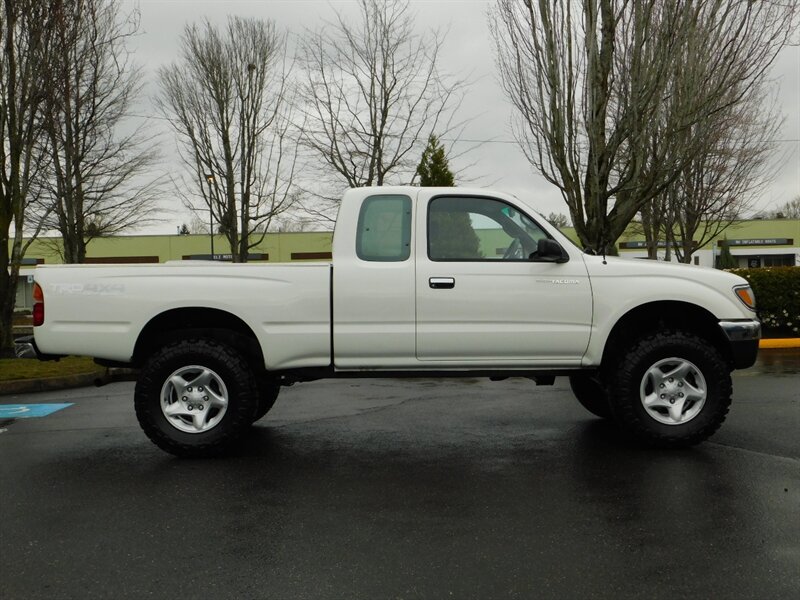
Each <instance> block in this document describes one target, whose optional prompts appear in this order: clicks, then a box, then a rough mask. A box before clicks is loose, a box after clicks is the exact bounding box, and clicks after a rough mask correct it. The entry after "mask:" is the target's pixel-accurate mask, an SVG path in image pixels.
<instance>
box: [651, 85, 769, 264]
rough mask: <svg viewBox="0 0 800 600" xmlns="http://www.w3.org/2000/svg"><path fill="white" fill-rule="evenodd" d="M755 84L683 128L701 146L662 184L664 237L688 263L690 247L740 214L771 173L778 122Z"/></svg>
mask: <svg viewBox="0 0 800 600" xmlns="http://www.w3.org/2000/svg"><path fill="white" fill-rule="evenodd" d="M774 105H775V104H774V102H772V103H771V102H770V99H769V97H768V96H767V93H766V91H765V90H764V89H762V86H761V85H757V86H754V87H753V88H751V90H750V92H748V93H747V94H746V95H745V96H743V97H742V99H741V101H739V102H737V103H736V104H733V105H731V106H730V107H728V108H727V109H726V110H722V111H719V112H718V113H716V114H714V115H712V116H711V117H709V119H707V120H706V121H704V122H702V123H698V124H696V125H695V126H693V127H691V128H690V129H689V132H690V135H692V136H695V137H697V138H698V140H697V141H695V142H692V144H693V145H695V144H696V145H699V146H703V145H705V149H704V150H703V151H702V152H700V153H698V154H697V155H695V156H694V157H693V159H692V160H691V161H689V162H687V163H686V164H685V165H684V167H683V168H682V169H681V171H680V173H679V175H678V178H677V179H676V180H675V182H674V183H673V185H670V186H669V187H668V188H667V190H666V194H665V197H666V200H667V207H666V208H667V212H668V213H670V214H671V215H672V227H670V228H668V229H667V230H666V231H667V234H668V236H667V239H668V240H669V241H670V242H671V244H670V245H671V246H672V247H673V248H674V250H675V255H676V257H677V259H678V260H679V261H681V262H684V263H690V262H691V260H692V254H693V253H694V251H695V250H696V249H697V248H699V247H702V246H704V245H705V244H706V243H708V242H709V241H711V240H712V239H714V238H717V237H719V236H720V235H721V234H722V233H723V232H724V231H725V230H726V229H727V228H728V227H730V226H731V225H733V224H734V223H736V222H737V221H738V220H739V219H741V217H742V214H743V213H744V212H745V211H746V210H747V209H748V208H749V207H750V206H751V205H752V203H753V202H754V201H755V199H756V198H757V197H758V196H759V195H760V193H761V192H762V190H763V189H764V188H765V186H766V184H767V183H769V181H770V180H771V179H772V177H773V175H774V173H773V172H772V171H770V170H769V166H770V159H771V158H772V157H773V156H774V154H775V149H776V146H775V143H774V140H775V138H776V137H777V134H778V131H779V129H780V126H781V124H782V119H780V118H779V117H778V116H777V114H776V111H775V109H774ZM771 107H772V108H771Z"/></svg>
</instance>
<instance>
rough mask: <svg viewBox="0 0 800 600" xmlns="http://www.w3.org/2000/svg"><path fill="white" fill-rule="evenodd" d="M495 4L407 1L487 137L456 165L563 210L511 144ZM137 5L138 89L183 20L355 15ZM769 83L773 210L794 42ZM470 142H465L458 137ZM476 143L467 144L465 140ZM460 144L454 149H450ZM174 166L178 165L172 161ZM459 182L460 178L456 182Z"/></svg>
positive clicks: (796, 186)
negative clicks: (440, 34)
mask: <svg viewBox="0 0 800 600" xmlns="http://www.w3.org/2000/svg"><path fill="white" fill-rule="evenodd" d="M493 4H494V2H491V1H488V0H450V1H444V0H417V1H412V2H411V8H412V11H413V12H414V13H415V14H416V16H417V24H418V27H419V31H420V33H422V34H426V33H427V32H428V31H430V30H431V29H436V28H439V29H442V30H447V32H448V33H447V38H446V41H445V44H444V48H443V54H442V57H441V58H442V61H441V67H442V69H443V70H445V71H447V72H449V73H452V74H454V75H457V76H466V75H469V76H470V78H471V79H472V80H473V81H474V83H473V85H472V86H471V88H470V91H469V94H468V96H467V98H466V99H465V102H464V104H463V106H462V116H463V117H465V118H466V117H474V119H473V121H472V122H471V123H470V124H469V126H468V127H467V129H466V131H465V132H464V134H463V136H462V137H463V138H464V139H465V140H494V141H493V142H487V143H484V144H480V145H478V146H477V147H476V148H475V149H474V150H472V151H471V152H470V153H469V154H468V156H467V157H465V158H464V159H463V160H461V161H460V162H461V163H462V164H459V161H455V164H454V165H453V166H454V167H455V168H456V169H459V168H461V169H464V168H465V166H466V165H467V164H469V165H472V166H470V167H469V168H468V169H466V170H464V171H463V174H464V176H465V177H467V178H469V179H470V181H469V185H474V186H479V187H486V186H491V187H493V188H496V189H501V190H504V191H509V192H511V193H514V194H516V195H517V196H521V197H523V198H524V199H526V200H530V201H531V202H532V204H533V205H534V206H535V207H536V208H537V210H538V211H539V212H541V213H544V214H545V215H546V214H547V213H549V212H562V213H565V214H566V213H567V212H568V211H567V210H566V205H565V204H564V202H563V200H561V196H560V194H559V192H558V190H557V189H556V188H554V187H553V186H551V185H550V184H549V183H547V182H546V181H544V180H543V179H542V178H541V177H539V176H538V175H536V174H535V173H534V172H533V169H532V167H531V166H530V165H529V164H528V163H527V161H526V160H525V158H524V157H523V155H522V153H521V152H520V150H519V148H518V147H517V146H516V145H515V144H514V143H511V142H512V141H513V140H512V136H511V131H510V125H509V124H510V120H511V116H512V110H511V109H512V107H511V106H510V104H509V103H508V101H507V100H506V98H505V95H504V93H503V91H502V88H501V87H500V85H499V84H498V80H497V75H496V71H495V64H494V52H493V47H492V41H491V36H490V34H489V27H488V20H487V16H486V15H487V10H488V8H489V7H490V6H491V5H493ZM137 6H138V8H139V10H140V12H141V34H140V35H139V36H138V37H137V38H136V40H135V42H134V46H133V47H132V50H134V51H135V56H136V60H137V62H138V63H139V64H140V65H142V66H143V67H144V71H145V77H146V87H145V91H146V94H147V95H151V94H153V93H154V92H155V91H156V89H157V88H156V81H155V79H156V71H157V69H158V67H159V66H161V65H164V64H167V63H170V62H172V61H173V60H175V58H176V57H177V54H178V49H179V44H180V36H181V32H182V31H183V27H184V25H185V24H186V23H187V22H195V21H199V20H201V19H203V18H205V17H207V18H208V19H210V20H211V21H212V22H215V23H220V24H223V23H225V20H226V17H227V15H229V14H235V15H240V16H252V17H259V18H263V19H272V20H274V21H275V23H276V24H277V26H278V27H279V28H282V29H284V30H287V31H288V32H290V33H291V34H296V35H302V34H303V32H304V30H305V29H316V28H318V27H320V26H322V25H323V24H324V22H325V21H326V20H330V19H331V18H332V17H333V16H334V10H337V11H339V12H341V13H343V14H345V15H347V14H351V15H353V16H355V15H356V14H357V5H356V2H354V1H352V0H350V1H345V0H342V1H333V2H326V1H318V0H213V1H211V0H123V7H124V8H125V9H131V8H134V7H137ZM772 76H773V79H774V80H775V85H776V86H780V94H779V104H780V106H781V107H782V111H783V113H784V116H785V122H784V126H783V128H782V131H781V133H780V135H779V137H780V140H781V141H780V142H779V147H778V150H779V152H777V155H778V156H779V157H780V158H779V159H777V160H776V164H775V170H776V171H777V175H776V177H775V180H774V183H773V184H772V185H770V186H769V187H768V188H767V189H765V190H764V193H763V194H762V196H761V198H760V199H759V200H758V204H757V208H759V209H765V210H769V209H773V208H777V207H778V206H780V205H782V204H784V203H785V202H787V201H789V200H791V199H792V198H793V197H795V196H797V195H800V48H799V47H797V46H791V47H787V48H785V49H784V50H783V51H782V53H781V55H780V56H779V57H778V60H777V62H776V64H775V66H774V69H773V74H772ZM142 104H143V106H142V108H141V109H137V112H142V113H143V114H153V112H154V111H153V110H151V109H150V108H149V98H148V97H147V96H146V97H144V98H143V99H142ZM153 125H154V127H156V128H161V129H164V130H165V134H164V136H163V142H164V143H163V147H164V150H165V154H167V156H168V157H170V156H173V155H174V146H175V142H174V138H173V137H172V134H170V133H168V132H166V125H165V123H164V122H161V121H158V120H156V119H153ZM465 143H469V142H465ZM470 145H471V146H475V144H474V143H470ZM458 149H459V148H458V147H457V148H456V150H458ZM175 168H180V166H179V165H177V164H176V166H175ZM460 183H464V182H460ZM164 204H165V207H169V208H172V209H174V210H175V211H177V212H176V214H175V215H173V216H170V217H168V218H167V220H166V221H165V222H164V224H163V225H160V226H156V227H152V228H149V229H148V230H147V232H148V233H174V232H175V226H176V225H179V224H180V223H181V222H188V220H189V218H190V217H189V216H187V213H186V211H184V210H183V209H182V208H181V207H180V203H179V202H178V200H175V201H174V202H171V201H168V200H165V203H164Z"/></svg>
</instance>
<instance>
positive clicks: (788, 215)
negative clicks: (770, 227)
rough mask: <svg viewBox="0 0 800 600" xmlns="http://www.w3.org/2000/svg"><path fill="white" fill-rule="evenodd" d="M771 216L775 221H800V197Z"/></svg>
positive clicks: (790, 201)
mask: <svg viewBox="0 0 800 600" xmlns="http://www.w3.org/2000/svg"><path fill="white" fill-rule="evenodd" d="M770 216H771V217H772V218H773V219H800V196H795V197H794V198H793V199H792V200H789V202H787V203H786V204H784V205H783V206H781V207H780V208H778V209H777V210H775V211H773V212H772V214H771V215H770Z"/></svg>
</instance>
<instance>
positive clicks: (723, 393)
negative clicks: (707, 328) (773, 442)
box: [606, 331, 732, 447]
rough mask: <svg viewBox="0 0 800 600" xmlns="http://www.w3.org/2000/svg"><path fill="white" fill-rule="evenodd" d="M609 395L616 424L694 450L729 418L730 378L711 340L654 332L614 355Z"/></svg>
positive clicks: (648, 438)
mask: <svg viewBox="0 0 800 600" xmlns="http://www.w3.org/2000/svg"><path fill="white" fill-rule="evenodd" d="M615 358H616V361H615V364H614V365H612V366H611V369H610V372H609V377H608V378H607V381H606V395H607V398H608V402H609V406H610V408H611V412H612V414H613V416H614V418H615V420H616V421H617V422H618V423H619V424H620V425H621V426H622V427H623V428H624V429H625V430H627V431H629V432H630V433H632V434H633V435H634V436H635V437H637V438H639V439H640V440H643V441H645V442H647V443H650V444H652V445H657V446H669V447H678V446H689V445H692V444H697V443H698V442H701V441H703V440H705V439H706V438H708V437H709V436H711V435H712V434H713V433H714V432H715V431H716V430H717V429H719V427H720V425H722V423H723V421H725V417H726V416H727V414H728V408H729V407H730V404H731V391H732V385H731V376H730V370H729V368H728V365H727V363H726V362H725V360H724V359H723V358H722V356H721V355H720V353H719V351H718V350H717V349H716V348H715V347H714V346H713V345H712V344H710V343H709V342H707V341H706V340H704V339H703V338H700V337H698V336H696V335H694V334H691V333H688V332H683V331H671V332H660V333H652V334H649V335H646V336H644V337H642V338H640V339H639V340H638V341H636V342H635V343H633V344H632V345H631V346H630V347H629V348H628V349H627V350H626V351H625V352H623V353H621V354H620V355H619V356H617V357H615Z"/></svg>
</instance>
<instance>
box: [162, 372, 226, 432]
mask: <svg viewBox="0 0 800 600" xmlns="http://www.w3.org/2000/svg"><path fill="white" fill-rule="evenodd" d="M228 399H229V397H228V388H227V387H226V386H225V382H224V381H223V380H222V378H221V377H220V376H219V375H218V374H217V373H216V372H215V371H213V370H212V369H209V368H208V367H204V366H201V365H187V366H185V367H181V368H180V369H177V370H176V371H174V372H173V373H172V375H170V376H169V377H168V378H167V380H166V381H165V382H164V385H163V386H162V388H161V412H162V413H163V414H164V417H165V418H166V420H167V422H168V423H169V424H170V425H172V426H173V427H174V428H175V429H177V430H179V431H182V432H184V433H204V432H206V431H209V430H210V429H213V428H214V427H216V426H217V425H219V422H220V421H222V418H223V417H224V416H225V413H226V412H227V410H228Z"/></svg>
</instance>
